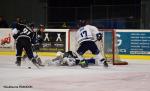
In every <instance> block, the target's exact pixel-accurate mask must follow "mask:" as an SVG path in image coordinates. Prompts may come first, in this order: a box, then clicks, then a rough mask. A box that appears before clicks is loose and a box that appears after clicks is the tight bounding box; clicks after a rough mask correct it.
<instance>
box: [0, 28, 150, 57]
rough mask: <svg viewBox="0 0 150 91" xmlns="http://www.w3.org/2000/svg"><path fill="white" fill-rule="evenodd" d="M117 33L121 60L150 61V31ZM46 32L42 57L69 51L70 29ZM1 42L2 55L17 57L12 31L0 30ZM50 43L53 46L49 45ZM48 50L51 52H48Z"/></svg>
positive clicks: (121, 31)
mask: <svg viewBox="0 0 150 91" xmlns="http://www.w3.org/2000/svg"><path fill="white" fill-rule="evenodd" d="M115 31H116V33H117V38H118V39H119V40H121V41H122V42H121V43H122V44H120V45H119V49H121V51H120V52H119V56H120V58H121V59H142V60H149V59H150V30H119V29H117V30H115ZM45 32H46V33H45V35H44V37H47V38H44V39H45V42H44V44H45V45H43V46H44V47H45V48H44V47H43V49H42V52H38V54H39V55H40V56H50V57H51V56H52V57H54V56H55V55H56V52H57V51H68V50H69V47H70V44H71V43H69V37H70V35H69V29H46V31H45ZM51 33H53V34H51ZM46 34H47V36H46ZM52 35H55V36H52ZM118 35H119V36H118ZM51 36H52V38H53V39H52V38H51ZM49 39H52V40H49ZM55 39H57V40H55ZM51 41H52V42H51ZM0 42H1V45H0V55H15V45H14V40H13V38H12V35H11V29H9V28H7V29H0ZM50 42H51V44H49V43H50ZM49 47H51V48H49ZM47 49H49V50H48V51H47ZM84 56H85V57H87V58H90V57H93V55H91V54H86V55H84Z"/></svg>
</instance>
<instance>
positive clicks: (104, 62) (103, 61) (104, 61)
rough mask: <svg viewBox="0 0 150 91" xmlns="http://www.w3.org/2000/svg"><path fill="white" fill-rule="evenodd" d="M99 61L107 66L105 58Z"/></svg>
mask: <svg viewBox="0 0 150 91" xmlns="http://www.w3.org/2000/svg"><path fill="white" fill-rule="evenodd" d="M101 62H102V63H103V66H104V67H108V63H107V61H106V60H105V59H102V60H101Z"/></svg>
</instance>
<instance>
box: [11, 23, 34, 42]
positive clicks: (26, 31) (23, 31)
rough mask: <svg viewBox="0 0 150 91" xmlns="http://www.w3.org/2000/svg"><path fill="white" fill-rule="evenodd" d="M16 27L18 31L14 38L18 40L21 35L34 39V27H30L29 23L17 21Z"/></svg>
mask: <svg viewBox="0 0 150 91" xmlns="http://www.w3.org/2000/svg"><path fill="white" fill-rule="evenodd" d="M14 28H16V29H17V31H18V33H17V34H14V35H13V37H14V39H16V40H17V39H18V38H20V37H25V38H29V39H31V40H32V38H33V36H34V33H33V31H32V29H31V28H29V27H28V26H27V25H24V24H20V23H16V25H15V27H14Z"/></svg>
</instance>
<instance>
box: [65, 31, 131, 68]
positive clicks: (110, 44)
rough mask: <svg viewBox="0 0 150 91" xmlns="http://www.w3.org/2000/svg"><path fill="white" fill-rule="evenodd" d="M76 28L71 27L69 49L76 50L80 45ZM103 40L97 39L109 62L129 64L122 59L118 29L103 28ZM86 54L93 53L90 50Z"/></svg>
mask: <svg viewBox="0 0 150 91" xmlns="http://www.w3.org/2000/svg"><path fill="white" fill-rule="evenodd" d="M76 31H77V30H76V29H70V30H69V33H68V50H70V51H73V52H75V51H76V50H77V48H78V47H79V45H78V43H77V40H76V38H75V36H76ZM100 31H102V32H103V40H102V41H96V44H97V46H98V48H99V49H100V51H101V53H102V55H103V56H104V57H105V58H106V59H107V61H108V62H110V63H112V64H113V65H127V64H128V62H125V61H122V60H121V58H120V56H119V49H118V45H117V42H118V40H117V37H116V31H115V30H113V29H103V30H100ZM85 54H86V55H91V53H90V52H89V51H88V52H86V53H85Z"/></svg>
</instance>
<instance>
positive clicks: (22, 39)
mask: <svg viewBox="0 0 150 91" xmlns="http://www.w3.org/2000/svg"><path fill="white" fill-rule="evenodd" d="M12 34H13V37H14V39H15V41H16V64H17V66H21V55H22V51H23V49H24V50H25V51H26V53H27V56H28V58H29V59H30V60H31V61H32V62H33V64H35V65H36V64H37V61H36V59H35V58H34V56H33V51H32V44H31V41H32V39H33V37H34V33H33V31H32V29H31V28H30V27H28V26H27V25H25V24H23V22H17V23H16V24H14V25H13V29H12Z"/></svg>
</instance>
